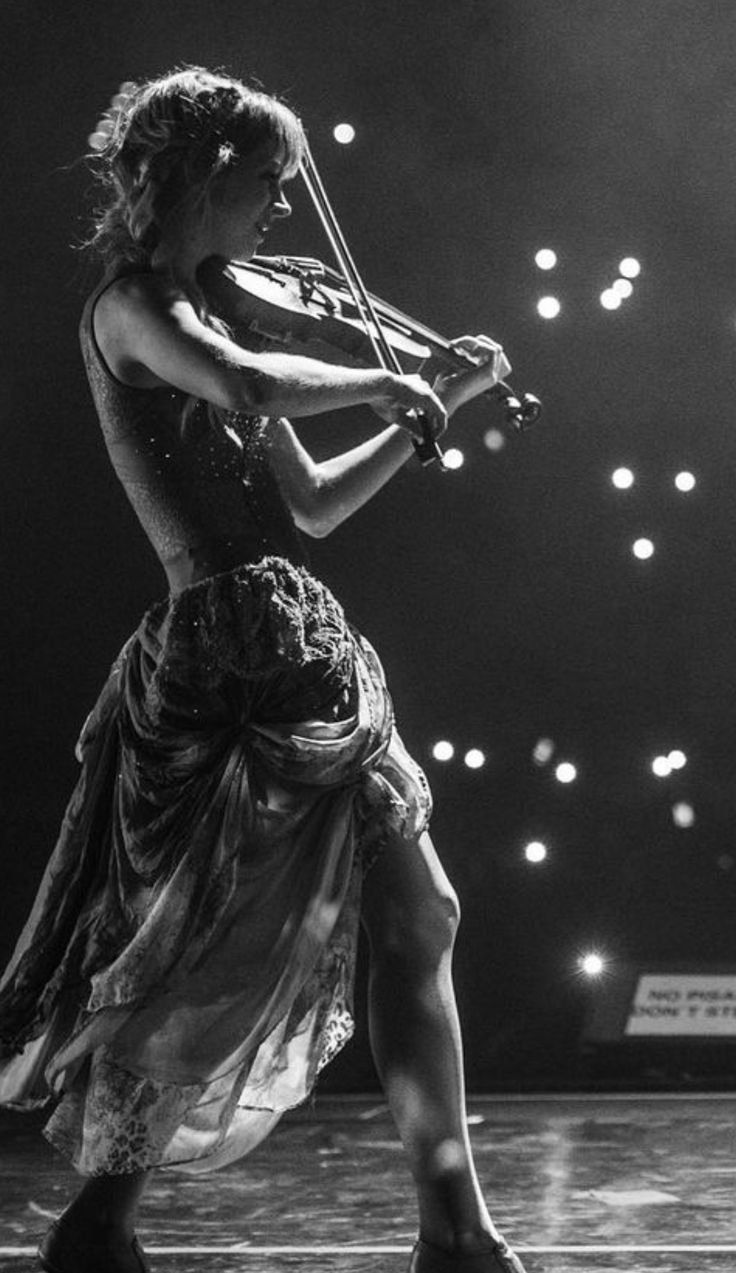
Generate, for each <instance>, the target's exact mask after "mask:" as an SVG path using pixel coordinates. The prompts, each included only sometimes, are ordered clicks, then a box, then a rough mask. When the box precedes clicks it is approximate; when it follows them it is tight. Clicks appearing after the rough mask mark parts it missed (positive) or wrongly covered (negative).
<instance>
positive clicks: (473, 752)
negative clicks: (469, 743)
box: [465, 747, 486, 769]
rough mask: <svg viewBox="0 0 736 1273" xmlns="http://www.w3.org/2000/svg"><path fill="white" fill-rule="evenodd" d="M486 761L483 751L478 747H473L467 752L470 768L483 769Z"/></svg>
mask: <svg viewBox="0 0 736 1273" xmlns="http://www.w3.org/2000/svg"><path fill="white" fill-rule="evenodd" d="M485 763H486V758H485V756H484V754H483V752H482V751H481V750H480V748H478V747H471V748H470V751H466V753H465V764H466V765H467V766H468V769H482V768H483V766H484V764H485Z"/></svg>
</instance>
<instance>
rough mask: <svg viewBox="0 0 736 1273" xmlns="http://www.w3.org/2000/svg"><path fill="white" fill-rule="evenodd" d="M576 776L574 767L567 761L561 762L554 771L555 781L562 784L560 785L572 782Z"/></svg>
mask: <svg viewBox="0 0 736 1273" xmlns="http://www.w3.org/2000/svg"><path fill="white" fill-rule="evenodd" d="M577 776H578V771H577V769H576V768H575V765H572V764H571V763H570V761H569V760H563V761H561V763H560V764H559V765H558V766H557V768H556V769H555V778H556V779H557V781H558V782H562V783H568V782H574V781H575V779H576V778H577Z"/></svg>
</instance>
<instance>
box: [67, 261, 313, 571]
mask: <svg viewBox="0 0 736 1273" xmlns="http://www.w3.org/2000/svg"><path fill="white" fill-rule="evenodd" d="M109 285H110V284H109V281H108V283H106V284H103V285H102V286H101V287H100V288H98V289H97V290H96V291H95V292H93V294H92V295H91V296H90V298H89V300H88V301H87V304H86V305H85V308H84V311H83V314H82V320H81V323H80V342H81V346H82V355H83V358H84V363H85V367H86V370H87V376H88V379H89V383H90V388H91V390H92V396H93V398H94V402H95V406H96V408H97V412H98V415H99V419H100V424H101V427H102V432H103V435H104V438H105V443H106V446H107V449H108V453H109V455H110V460H111V462H112V465H113V468H114V469H115V472H116V474H117V476H118V478H119V479H120V482H121V483H122V486H123V488H124V490H125V493H126V495H127V496H128V499H129V500H130V503H131V504H132V506H133V508H134V510H135V512H136V515H137V517H138V520H139V521H140V523H141V526H142V527H143V530H144V531H145V533H146V535H147V536H148V538H149V540H150V542H151V544H152V546H153V548H154V550H155V552H156V555H157V556H158V558H159V560H160V562H161V564H162V566H163V567H164V570H165V571H166V574H167V577H168V580H169V585H170V588H171V591H172V592H179V591H181V589H182V588H185V587H187V586H188V585H189V584H192V583H196V582H198V581H199V580H200V579H203V578H205V577H206V576H209V575H213V574H218V573H221V572H222V571H224V570H230V569H232V568H233V567H234V566H237V565H241V564H246V563H249V562H254V561H259V560H261V558H263V557H264V556H268V555H274V554H276V555H279V556H282V557H286V558H288V559H289V560H290V561H292V562H293V563H294V564H301V563H303V562H304V560H305V552H304V548H303V545H302V542H301V539H300V536H299V534H298V532H297V530H296V527H295V525H294V522H293V518H292V516H291V513H290V511H289V509H288V507H287V505H286V503H285V501H284V499H283V497H282V495H281V491H280V489H279V485H278V482H277V480H276V477H275V475H274V472H273V469H272V466H271V463H270V459H269V447H268V439H267V430H266V425H265V421H263V420H262V419H261V418H260V417H258V416H247V415H244V414H242V413H239V412H234V411H229V412H226V411H223V410H216V409H213V408H212V407H210V406H209V405H208V404H207V403H206V402H204V401H202V400H197V401H194V402H192V400H191V399H190V398H188V396H187V395H186V394H185V393H183V392H182V391H181V390H178V389H175V388H173V387H171V386H169V387H157V388H139V387H136V386H132V385H128V384H124V383H123V381H122V380H119V379H117V378H116V377H115V376H114V375H113V373H112V372H111V370H110V369H109V367H108V366H107V363H106V362H105V359H104V357H103V355H102V353H101V351H100V348H99V345H98V342H97V340H96V338H95V331H94V317H95V305H96V302H97V300H98V299H99V297H100V295H101V294H102V292H103V291H104V290H105V287H106V286H109Z"/></svg>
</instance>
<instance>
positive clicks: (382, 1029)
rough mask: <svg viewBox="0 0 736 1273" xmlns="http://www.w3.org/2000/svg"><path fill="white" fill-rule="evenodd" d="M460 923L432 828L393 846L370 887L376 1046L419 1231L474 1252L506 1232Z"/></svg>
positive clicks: (367, 911)
mask: <svg viewBox="0 0 736 1273" xmlns="http://www.w3.org/2000/svg"><path fill="white" fill-rule="evenodd" d="M457 922H458V907H457V899H456V896H455V893H454V891H453V889H452V887H451V885H450V883H449V881H448V879H447V876H446V875H445V872H444V870H443V868H442V866H441V864H440V862H439V859H438V857H437V854H436V852H435V849H434V846H433V844H432V842H431V840H430V838H429V836H428V835H423V836H422V837H421V839H420V840H419V841H418V842H417V843H416V844H403V843H395V844H389V845H388V847H387V849H386V850H385V851H384V853H383V854H382V856H381V857H380V859H379V860H378V862H377V863H376V864H375V865H374V866H373V867H372V868H371V870H370V871H369V873H368V876H367V878H366V881H365V886H364V894H363V923H364V927H365V930H366V933H367V935H368V940H369V943H370V951H371V965H370V982H369V1015H370V1031H371V1043H372V1047H373V1054H374V1058H375V1062H376V1066H377V1069H378V1072H379V1075H380V1077H381V1081H382V1083H383V1087H384V1090H385V1092H386V1096H387V1099H388V1102H389V1106H390V1108H391V1111H392V1114H393V1117H394V1119H395V1121H396V1124H397V1126H398V1129H399V1133H400V1135H401V1139H402V1141H403V1144H404V1147H405V1149H406V1152H407V1154H408V1157H409V1163H410V1166H411V1170H412V1174H413V1176H414V1179H415V1181H416V1185H417V1191H418V1200H419V1222H420V1234H421V1236H422V1238H423V1239H424V1240H425V1241H427V1242H430V1243H432V1244H434V1245H436V1246H439V1247H444V1248H445V1249H447V1250H453V1249H454V1250H457V1251H467V1252H470V1251H474V1250H482V1249H484V1248H486V1247H489V1246H492V1245H493V1243H494V1241H495V1240H496V1239H497V1237H498V1234H497V1231H496V1229H495V1228H494V1226H493V1223H492V1221H491V1218H490V1216H489V1214H488V1211H487V1208H486V1206H485V1203H484V1201H483V1196H482V1194H481V1191H480V1186H479V1184H478V1179H477V1176H476V1173H475V1168H474V1165H473V1160H472V1155H471V1150H470V1143H469V1140H468V1131H467V1122H466V1115H465V1088H464V1079H463V1058H462V1043H461V1037H460V1026H459V1022H458V1015H457V1008H456V1004H455V994H454V990H453V985H452V971H451V963H452V948H453V943H454V938H455V932H456V929H457Z"/></svg>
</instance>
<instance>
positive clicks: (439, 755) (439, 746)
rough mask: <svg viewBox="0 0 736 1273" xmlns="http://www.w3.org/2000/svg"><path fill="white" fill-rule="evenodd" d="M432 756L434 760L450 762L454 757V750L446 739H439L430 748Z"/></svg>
mask: <svg viewBox="0 0 736 1273" xmlns="http://www.w3.org/2000/svg"><path fill="white" fill-rule="evenodd" d="M432 755H433V756H434V758H435V760H452V758H453V756H454V755H455V748H454V747H453V745H452V743H448V742H447V739H445V738H441V739H440V741H439V742H438V743H435V745H434V747H433V748H432Z"/></svg>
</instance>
